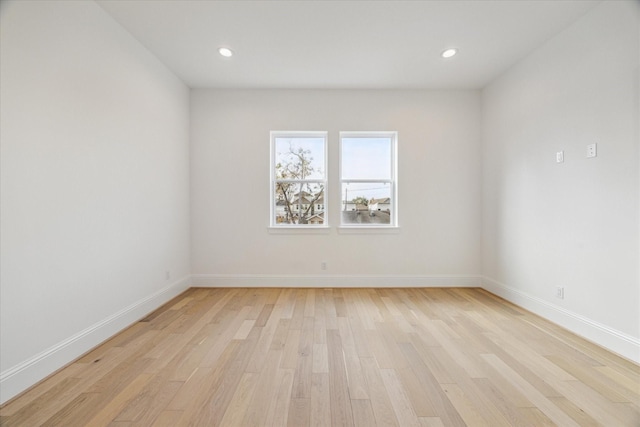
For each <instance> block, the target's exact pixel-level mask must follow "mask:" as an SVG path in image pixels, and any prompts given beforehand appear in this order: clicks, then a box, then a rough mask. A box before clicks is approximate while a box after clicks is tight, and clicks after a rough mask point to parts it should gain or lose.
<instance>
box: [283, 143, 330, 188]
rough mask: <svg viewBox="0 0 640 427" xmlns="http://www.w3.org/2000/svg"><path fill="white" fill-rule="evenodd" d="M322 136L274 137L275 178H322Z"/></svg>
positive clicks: (323, 171) (323, 172)
mask: <svg viewBox="0 0 640 427" xmlns="http://www.w3.org/2000/svg"><path fill="white" fill-rule="evenodd" d="M324 152H325V150H324V138H318V137H310V138H303V137H276V138H275V174H276V179H324V174H325V170H324Z"/></svg>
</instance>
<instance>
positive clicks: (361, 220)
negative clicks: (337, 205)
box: [341, 182, 392, 225]
mask: <svg viewBox="0 0 640 427" xmlns="http://www.w3.org/2000/svg"><path fill="white" fill-rule="evenodd" d="M391 206H392V204H391V184H389V183H380V182H359V183H350V184H342V206H341V208H342V213H341V215H342V223H343V224H355V225H357V224H363V225H364V224H366V225H375V224H387V225H388V224H391Z"/></svg>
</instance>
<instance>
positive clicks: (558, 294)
mask: <svg viewBox="0 0 640 427" xmlns="http://www.w3.org/2000/svg"><path fill="white" fill-rule="evenodd" d="M556 298H560V299H564V287H562V286H556Z"/></svg>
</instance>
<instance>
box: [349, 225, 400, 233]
mask: <svg viewBox="0 0 640 427" xmlns="http://www.w3.org/2000/svg"><path fill="white" fill-rule="evenodd" d="M338 233H340V234H400V227H395V226H382V227H365V226H348V225H342V226H340V227H338Z"/></svg>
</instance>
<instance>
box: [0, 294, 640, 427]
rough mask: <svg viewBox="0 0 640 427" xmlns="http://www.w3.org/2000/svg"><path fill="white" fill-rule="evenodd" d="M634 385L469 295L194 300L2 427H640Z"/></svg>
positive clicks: (497, 302) (19, 408)
mask: <svg viewBox="0 0 640 427" xmlns="http://www.w3.org/2000/svg"><path fill="white" fill-rule="evenodd" d="M639 381H640V369H639V367H638V366H637V365H635V364H633V363H631V362H629V361H626V360H624V359H622V358H619V357H617V356H615V355H613V354H611V353H609V352H607V351H605V350H603V349H601V348H599V347H597V346H595V345H593V344H590V343H588V342H586V341H584V340H582V339H580V338H578V337H576V336H575V335H573V334H571V333H568V332H567V331H565V330H563V329H562V328H559V327H557V326H555V325H553V324H551V323H549V322H547V321H544V320H542V319H541V318H539V317H537V316H534V315H532V314H531V313H529V312H526V311H524V310H521V309H519V308H517V307H516V306H514V305H511V304H509V303H508V302H506V301H504V300H502V299H499V298H497V297H495V296H493V295H491V294H489V293H487V292H485V291H483V290H479V289H458V288H455V289H431V288H430V289H190V290H188V291H187V292H186V293H184V294H182V295H181V296H179V297H178V298H176V299H174V300H173V301H171V302H170V303H168V304H166V305H165V306H164V307H161V308H160V309H158V310H157V311H155V312H154V313H153V314H151V315H149V316H148V317H147V318H145V319H143V320H142V321H140V322H138V323H136V324H134V325H133V326H131V327H130V328H129V329H127V330H125V331H123V332H122V333H120V334H118V335H116V336H115V337H113V338H112V339H111V340H109V341H107V342H106V343H104V344H103V345H101V346H99V347H97V348H96V349H94V350H93V351H91V352H90V353H88V354H87V355H85V356H84V357H82V358H81V359H79V360H77V361H76V362H75V363H73V364H71V365H70V366H68V367H67V368H65V369H63V370H62V371H60V372H58V373H57V374H55V375H53V376H52V377H50V378H48V379H47V380H45V381H43V382H42V383H41V384H39V385H37V386H36V387H34V388H32V389H30V390H29V391H28V392H26V393H25V394H23V395H21V396H20V397H18V398H16V399H14V400H13V401H12V402H10V403H9V404H7V405H5V406H4V407H3V408H1V409H0V417H1V418H0V420H1V424H2V425H3V426H4V425H6V426H37V425H51V426H134V425H135V426H138V425H140V426H182V425H196V426H217V425H225V426H254V425H269V426H271V425H275V426H285V425H290V426H306V425H314V426H331V425H333V426H351V425H357V426H367V427H369V426H374V425H392V426H402V427H404V426H462V425H468V426H491V427H495V426H546V425H558V426H590V425H602V426H610V427H617V426H639V425H640V402H639V392H640V382H639Z"/></svg>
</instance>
